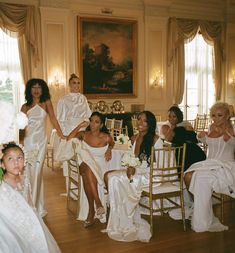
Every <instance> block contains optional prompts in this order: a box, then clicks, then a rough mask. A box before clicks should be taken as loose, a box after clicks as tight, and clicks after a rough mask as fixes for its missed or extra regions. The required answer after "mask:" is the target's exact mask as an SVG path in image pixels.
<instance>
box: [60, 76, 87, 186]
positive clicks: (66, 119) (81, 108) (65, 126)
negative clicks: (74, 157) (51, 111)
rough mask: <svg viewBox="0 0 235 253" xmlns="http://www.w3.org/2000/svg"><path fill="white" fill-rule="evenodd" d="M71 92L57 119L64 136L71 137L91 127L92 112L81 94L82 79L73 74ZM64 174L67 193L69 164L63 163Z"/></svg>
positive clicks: (66, 96) (67, 95) (70, 79)
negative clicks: (73, 131) (74, 131)
mask: <svg viewBox="0 0 235 253" xmlns="http://www.w3.org/2000/svg"><path fill="white" fill-rule="evenodd" d="M69 89H70V92H69V93H68V94H66V95H65V96H64V97H63V98H61V99H60V100H59V102H58V105H57V119H58V121H59V124H60V127H61V129H62V132H63V134H64V135H66V136H67V135H69V134H70V133H71V132H72V130H74V129H75V128H77V130H79V129H80V128H81V127H86V126H88V125H89V118H90V116H91V110H90V108H89V105H88V103H87V99H86V97H85V96H84V95H83V94H81V93H80V79H79V78H78V77H77V76H76V75H75V74H71V76H70V78H69ZM84 121H86V122H87V123H86V122H84ZM63 173H64V176H65V178H66V191H67V188H68V164H67V162H66V161H65V162H63Z"/></svg>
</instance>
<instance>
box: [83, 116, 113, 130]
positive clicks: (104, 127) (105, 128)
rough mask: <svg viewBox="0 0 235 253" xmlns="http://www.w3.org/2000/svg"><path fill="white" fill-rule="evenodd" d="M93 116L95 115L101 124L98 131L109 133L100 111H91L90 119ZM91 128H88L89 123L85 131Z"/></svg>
mask: <svg viewBox="0 0 235 253" xmlns="http://www.w3.org/2000/svg"><path fill="white" fill-rule="evenodd" d="M93 116H97V117H98V118H99V119H100V122H101V124H103V126H102V128H101V129H100V132H103V133H106V134H109V130H108V129H107V127H106V126H105V117H104V115H103V114H102V113H100V112H93V113H92V114H91V117H90V119H91V118H92V117H93ZM90 130H91V128H90V125H89V126H88V127H87V128H86V131H90Z"/></svg>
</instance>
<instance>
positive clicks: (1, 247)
mask: <svg viewBox="0 0 235 253" xmlns="http://www.w3.org/2000/svg"><path fill="white" fill-rule="evenodd" d="M2 154H3V157H2V159H1V161H2V163H3V164H2V165H3V169H4V175H3V177H2V178H1V180H0V203H1V206H0V224H1V229H0V252H3V253H7V252H11V253H29V252H30V253H59V252H60V249H59V247H58V246H57V243H56V241H55V239H54V238H53V236H52V235H51V233H50V232H49V230H48V229H47V227H46V225H45V224H44V222H43V220H42V219H41V217H40V216H38V214H37V213H36V212H35V210H34V207H33V203H32V199H31V192H30V190H31V188H30V182H29V180H28V178H27V177H25V176H24V171H23V168H24V153H23V151H22V149H21V148H20V147H19V146H17V145H15V144H8V145H6V146H5V147H4V148H3V150H2Z"/></svg>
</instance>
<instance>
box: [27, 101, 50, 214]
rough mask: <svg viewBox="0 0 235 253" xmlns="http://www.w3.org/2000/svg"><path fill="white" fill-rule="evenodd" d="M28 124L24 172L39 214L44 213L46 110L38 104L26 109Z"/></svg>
mask: <svg viewBox="0 0 235 253" xmlns="http://www.w3.org/2000/svg"><path fill="white" fill-rule="evenodd" d="M27 116H28V119H29V124H28V126H27V128H26V136H25V139H24V148H25V152H26V161H27V163H26V173H27V176H28V178H29V180H30V184H31V187H32V199H33V204H34V206H35V207H36V209H37V211H38V213H39V214H40V215H41V216H44V215H45V213H46V212H45V210H44V192H43V180H42V174H43V163H44V159H45V155H46V147H47V136H46V130H45V124H46V116H47V113H46V111H45V110H44V109H43V108H42V107H41V106H39V105H35V106H34V107H33V108H31V109H30V110H28V112H27Z"/></svg>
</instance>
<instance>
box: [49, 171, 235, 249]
mask: <svg viewBox="0 0 235 253" xmlns="http://www.w3.org/2000/svg"><path fill="white" fill-rule="evenodd" d="M44 184H45V199H46V209H47V211H48V215H47V216H46V217H45V219H44V220H45V222H46V224H47V225H48V227H49V229H50V231H51V232H52V234H53V235H54V237H55V239H56V240H57V242H58V244H59V246H60V248H61V250H62V252H63V253H90V252H94V253H110V252H111V253H134V252H135V253H140V252H141V253H157V252H161V253H234V252H235V208H233V209H232V208H231V206H230V204H227V205H226V210H225V224H227V225H229V227H230V228H229V230H228V231H225V232H220V233H210V232H205V233H195V232H193V231H192V230H191V229H190V224H189V223H187V231H186V232H184V231H183V226H182V223H181V222H180V221H174V220H171V219H169V218H168V217H156V218H155V227H154V228H155V234H154V236H153V238H152V239H151V241H150V242H149V243H141V242H129V243H127V242H117V241H113V240H111V239H109V237H108V236H107V234H105V233H101V232H100V231H101V230H102V229H103V228H105V224H100V223H99V222H98V221H97V223H96V224H95V225H94V226H93V227H90V228H89V229H85V228H83V223H82V222H81V221H76V220H75V219H74V217H73V216H72V215H71V214H70V213H68V212H67V210H66V197H63V196H60V193H62V192H64V188H65V187H64V178H63V176H62V172H61V170H60V169H56V170H55V171H53V172H52V171H51V170H50V169H47V168H45V169H44ZM218 211H219V209H218V208H217V209H216V213H218ZM218 214H219V213H218Z"/></svg>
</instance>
